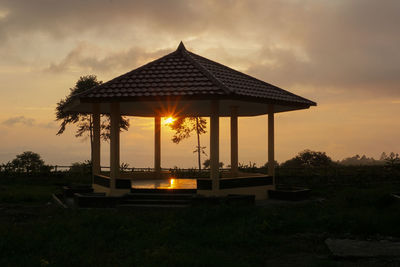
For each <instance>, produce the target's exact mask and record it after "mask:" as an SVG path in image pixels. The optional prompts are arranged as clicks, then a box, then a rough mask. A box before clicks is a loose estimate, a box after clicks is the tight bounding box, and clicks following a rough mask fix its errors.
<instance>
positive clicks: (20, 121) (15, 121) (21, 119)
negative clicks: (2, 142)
mask: <svg viewBox="0 0 400 267" xmlns="http://www.w3.org/2000/svg"><path fill="white" fill-rule="evenodd" d="M1 124H2V125H5V126H9V127H13V126H16V125H22V126H28V127H33V126H36V127H40V128H49V129H50V128H55V127H56V126H57V125H56V123H55V122H53V121H50V122H47V123H43V122H39V123H38V122H36V120H35V119H34V118H29V117H25V116H15V117H10V118H8V119H6V120H4V121H3V122H2V123H1Z"/></svg>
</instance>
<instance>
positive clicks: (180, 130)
mask: <svg viewBox="0 0 400 267" xmlns="http://www.w3.org/2000/svg"><path fill="white" fill-rule="evenodd" d="M170 127H171V129H172V130H174V131H175V134H174V136H173V137H172V142H174V143H175V144H179V143H180V142H181V141H182V140H184V139H186V138H189V137H190V136H191V134H192V133H193V132H195V133H196V135H197V146H196V149H195V150H194V151H193V153H197V159H198V164H199V171H201V154H204V155H207V154H206V152H205V148H206V147H205V146H201V145H200V135H202V134H204V133H206V128H207V121H206V119H204V118H202V117H185V118H183V117H180V118H177V119H176V120H175V121H174V122H173V123H171V124H170Z"/></svg>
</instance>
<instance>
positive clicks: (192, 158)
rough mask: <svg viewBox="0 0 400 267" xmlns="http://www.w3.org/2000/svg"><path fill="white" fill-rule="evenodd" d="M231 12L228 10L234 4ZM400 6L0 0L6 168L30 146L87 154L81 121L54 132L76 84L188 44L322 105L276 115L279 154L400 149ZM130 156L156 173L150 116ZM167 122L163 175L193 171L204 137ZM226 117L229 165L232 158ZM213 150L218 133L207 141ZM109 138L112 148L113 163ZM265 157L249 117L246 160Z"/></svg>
mask: <svg viewBox="0 0 400 267" xmlns="http://www.w3.org/2000/svg"><path fill="white" fill-rule="evenodd" d="M227 6H229V8H227ZM398 14H400V1H394V0H393V1H390V0H388V1H384V2H381V1H372V0H371V1H369V0H365V1H364V0H354V1H347V0H339V1H317V0H304V1H293V0H283V1H273V0H270V1H262V0H254V1H239V0H229V1H224V0H223V1H178V0H166V1H161V0H159V1H108V0H98V1H94V0H88V1H84V2H82V1H78V0H71V1H49V0H38V1H28V0H25V1H11V0H4V1H1V2H0V59H1V60H0V164H1V163H5V162H7V161H10V160H12V159H13V158H14V157H15V155H17V154H19V153H22V152H23V151H27V150H30V151H34V152H37V153H39V154H40V155H41V156H42V157H43V159H44V160H45V162H46V163H48V164H58V165H69V164H71V163H73V162H78V161H84V160H86V159H89V157H90V149H89V142H88V140H87V139H86V140H84V139H77V138H75V137H74V131H75V128H74V127H69V128H68V129H67V131H66V132H65V133H64V134H63V135H61V136H56V133H57V130H58V124H57V122H55V107H56V103H57V102H58V101H59V100H60V99H61V98H63V97H65V96H66V95H67V94H68V93H69V88H71V87H73V86H74V84H75V82H76V81H77V79H78V78H79V77H80V76H83V75H88V74H95V75H97V76H98V79H99V80H102V81H108V80H110V79H112V78H113V77H116V76H118V75H120V74H123V73H126V72H128V71H130V70H132V69H135V68H137V67H139V66H141V65H143V64H145V63H147V62H149V61H151V60H154V59H156V58H159V57H161V56H163V55H166V54H167V53H170V52H172V51H174V50H175V49H176V48H177V46H178V44H179V42H180V41H181V40H182V41H183V42H184V43H185V46H186V48H187V49H188V50H190V51H193V52H194V53H196V54H199V55H202V56H204V57H207V58H209V59H211V60H214V61H217V62H219V63H222V64H224V65H227V66H229V67H231V68H234V69H237V70H240V71H242V72H245V73H247V74H249V75H252V76H254V77H256V78H259V79H261V80H264V81H266V82H269V83H272V84H274V85H276V86H279V87H281V88H283V89H286V90H288V91H291V92H293V93H296V94H298V95H301V96H303V97H306V98H308V99H310V100H313V101H315V102H317V104H318V106H317V107H311V108H310V109H308V110H301V111H293V112H286V113H280V114H277V115H276V120H275V127H276V146H275V149H276V159H277V160H278V161H279V162H283V161H285V160H287V159H289V158H291V157H293V156H294V155H296V154H297V153H298V152H300V151H302V150H304V149H311V150H316V151H324V152H326V153H327V154H328V155H329V156H331V157H332V158H333V159H334V160H340V159H343V158H345V157H350V156H354V155H355V154H365V155H367V156H368V157H374V158H379V156H380V154H381V153H382V152H383V151H385V152H391V151H393V152H396V153H400V142H399V136H400V123H399V114H400V75H399V73H400V64H399V63H400V52H399V49H398V48H399V47H400V31H399V27H398V25H400V16H398ZM129 119H130V122H131V127H130V129H129V131H128V132H123V133H122V134H121V162H126V163H128V164H129V166H130V167H152V165H153V151H154V139H153V138H154V120H153V119H152V118H140V117H129ZM164 119H165V120H164V121H163V123H162V134H161V136H162V152H161V155H162V161H161V164H162V167H174V166H178V167H195V166H196V155H195V154H193V150H194V147H195V146H196V139H195V137H192V138H190V139H188V140H184V141H183V142H182V143H180V144H178V145H177V144H174V143H172V141H171V138H172V135H173V132H172V131H171V130H170V129H169V127H168V125H167V122H168V121H167V118H164ZM229 131H230V129H229V119H228V118H221V119H220V153H221V155H220V160H221V161H223V162H224V163H225V164H226V165H228V164H229V158H230V157H229V153H230V151H229V147H230V139H229V138H230V137H229ZM201 142H202V146H206V147H207V149H206V150H207V153H208V149H209V135H208V133H206V134H205V135H203V136H201ZM108 154H109V144H108V143H105V142H103V143H102V165H105V166H108V164H109V163H108V160H109V157H108V156H109V155H108ZM250 161H251V162H255V163H256V164H257V165H258V166H260V165H263V164H264V163H265V162H266V161H267V117H266V116H258V117H243V118H239V162H241V163H248V162H250Z"/></svg>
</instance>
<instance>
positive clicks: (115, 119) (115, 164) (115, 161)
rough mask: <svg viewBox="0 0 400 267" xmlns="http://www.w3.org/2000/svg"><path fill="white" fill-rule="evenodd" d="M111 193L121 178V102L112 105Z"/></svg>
mask: <svg viewBox="0 0 400 267" xmlns="http://www.w3.org/2000/svg"><path fill="white" fill-rule="evenodd" d="M110 110H111V116H110V119H111V123H110V124H111V129H110V191H111V192H112V191H113V190H115V180H116V179H117V178H119V168H120V166H119V121H120V118H121V114H120V107H119V102H112V103H111V104H110Z"/></svg>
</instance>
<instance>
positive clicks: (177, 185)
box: [131, 178, 196, 189]
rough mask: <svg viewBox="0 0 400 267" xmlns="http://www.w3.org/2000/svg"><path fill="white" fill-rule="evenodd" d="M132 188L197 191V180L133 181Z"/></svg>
mask: <svg viewBox="0 0 400 267" xmlns="http://www.w3.org/2000/svg"><path fill="white" fill-rule="evenodd" d="M131 182H132V188H148V189H196V179H176V178H170V179H155V180H132V181H131Z"/></svg>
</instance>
